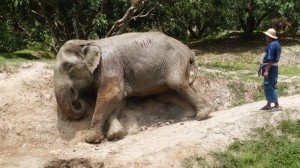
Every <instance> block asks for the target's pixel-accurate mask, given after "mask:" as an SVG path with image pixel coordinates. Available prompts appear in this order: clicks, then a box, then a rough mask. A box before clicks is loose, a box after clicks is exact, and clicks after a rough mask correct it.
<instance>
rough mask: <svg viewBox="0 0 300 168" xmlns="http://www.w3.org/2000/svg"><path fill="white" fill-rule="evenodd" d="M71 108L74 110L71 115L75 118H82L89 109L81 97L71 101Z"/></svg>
mask: <svg viewBox="0 0 300 168" xmlns="http://www.w3.org/2000/svg"><path fill="white" fill-rule="evenodd" d="M71 110H72V111H73V113H72V114H71V116H72V117H73V118H74V119H79V118H82V117H83V116H84V114H85V113H86V111H87V105H86V102H84V101H83V100H81V99H79V100H73V101H72V103H71Z"/></svg>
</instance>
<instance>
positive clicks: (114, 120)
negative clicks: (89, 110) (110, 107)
mask: <svg viewBox="0 0 300 168" xmlns="http://www.w3.org/2000/svg"><path fill="white" fill-rule="evenodd" d="M124 106H125V101H124V100H123V101H122V102H120V103H119V105H118V107H117V108H116V109H115V110H114V112H113V113H112V114H111V115H110V116H109V117H108V120H107V125H108V128H109V129H108V132H107V134H106V137H107V138H108V139H109V140H113V139H120V138H123V137H124V135H126V131H125V128H124V127H123V125H122V124H121V123H120V121H119V120H118V115H119V113H120V112H121V111H122V109H123V107H124Z"/></svg>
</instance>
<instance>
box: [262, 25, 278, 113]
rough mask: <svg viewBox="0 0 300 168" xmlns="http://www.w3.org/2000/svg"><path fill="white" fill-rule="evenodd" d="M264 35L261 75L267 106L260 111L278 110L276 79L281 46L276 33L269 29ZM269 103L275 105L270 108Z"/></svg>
mask: <svg viewBox="0 0 300 168" xmlns="http://www.w3.org/2000/svg"><path fill="white" fill-rule="evenodd" d="M264 34H265V35H266V37H265V38H266V42H267V48H266V53H265V56H264V58H263V64H262V73H261V75H262V76H263V77H264V91H265V97H266V100H267V104H266V105H265V106H264V107H263V108H261V110H271V109H272V110H280V109H281V107H280V106H279V103H278V93H277V89H276V84H277V78H278V62H279V59H280V54H281V46H280V44H279V42H278V40H277V36H276V31H275V30H274V29H269V30H267V31H266V32H264ZM271 103H275V107H274V108H272V106H271Z"/></svg>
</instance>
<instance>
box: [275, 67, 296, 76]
mask: <svg viewBox="0 0 300 168" xmlns="http://www.w3.org/2000/svg"><path fill="white" fill-rule="evenodd" d="M279 74H280V75H287V76H299V74H300V67H298V66H280V68H279Z"/></svg>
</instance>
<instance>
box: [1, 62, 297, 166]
mask: <svg viewBox="0 0 300 168" xmlns="http://www.w3.org/2000/svg"><path fill="white" fill-rule="evenodd" d="M52 69H53V67H52V63H25V64H23V65H21V66H20V67H19V68H18V69H17V70H15V71H8V72H2V73H0V92H1V94H0V100H1V101H0V113H1V115H0V125H1V126H0V167H73V165H76V166H78V167H99V166H100V167H101V166H102V165H103V164H104V165H105V167H172V166H173V167H181V166H182V165H181V161H182V159H183V158H185V157H187V156H190V155H193V154H194V153H204V154H205V153H206V152H208V151H210V150H215V149H222V148H224V147H225V146H226V145H227V144H228V143H230V142H232V141H233V140H234V139H236V138H242V137H244V136H245V135H247V134H248V133H249V132H251V130H253V129H255V128H257V127H262V126H263V125H264V124H276V123H277V121H278V120H281V119H282V118H294V119H297V118H300V115H299V111H297V110H296V109H299V108H300V105H299V100H300V95H296V96H293V97H288V98H282V100H281V101H282V106H283V107H284V108H285V109H287V110H288V113H285V112H276V113H262V112H261V111H258V110H257V109H259V108H260V107H261V106H263V104H264V102H258V103H253V104H248V105H245V106H241V107H235V108H232V109H229V110H225V111H218V112H214V113H212V114H211V117H210V118H208V119H207V120H203V121H195V120H184V118H186V115H187V114H185V113H184V112H182V111H181V110H180V109H179V108H177V107H175V106H172V105H168V104H163V103H160V102H157V101H156V100H155V99H153V98H143V99H132V100H130V101H129V103H128V105H127V107H126V108H125V110H124V111H123V112H122V114H121V116H120V119H121V122H122V123H123V124H124V125H125V128H126V129H127V132H128V135H126V136H125V138H124V139H121V140H118V141H104V142H102V143H101V144H97V145H93V144H87V143H85V142H84V132H85V131H86V130H87V129H88V127H89V122H90V118H91V115H87V117H86V118H85V119H83V120H80V121H73V122H69V121H63V120H60V119H59V118H58V115H57V112H56V102H55V97H54V91H53V70H52ZM195 89H196V90H197V92H198V93H199V95H202V96H204V95H205V96H206V97H207V98H208V99H209V101H210V102H211V103H212V104H213V105H214V108H215V109H216V110H222V109H227V108H228V107H230V106H231V104H226V102H230V101H229V99H230V97H231V94H232V93H231V91H230V90H228V88H227V87H224V81H222V80H219V79H215V80H212V79H211V78H207V77H205V76H199V77H198V79H197V80H196V81H195ZM226 99H227V101H226ZM102 162H103V164H102Z"/></svg>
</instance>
